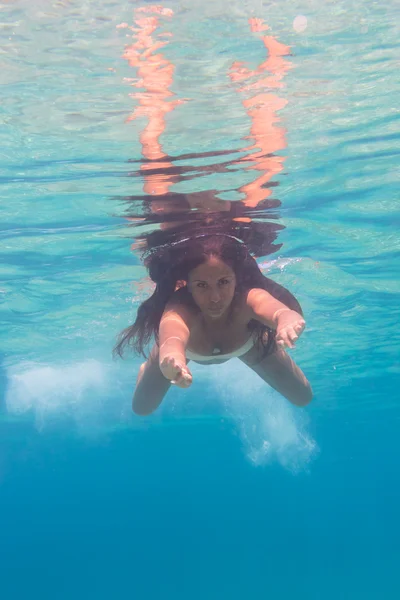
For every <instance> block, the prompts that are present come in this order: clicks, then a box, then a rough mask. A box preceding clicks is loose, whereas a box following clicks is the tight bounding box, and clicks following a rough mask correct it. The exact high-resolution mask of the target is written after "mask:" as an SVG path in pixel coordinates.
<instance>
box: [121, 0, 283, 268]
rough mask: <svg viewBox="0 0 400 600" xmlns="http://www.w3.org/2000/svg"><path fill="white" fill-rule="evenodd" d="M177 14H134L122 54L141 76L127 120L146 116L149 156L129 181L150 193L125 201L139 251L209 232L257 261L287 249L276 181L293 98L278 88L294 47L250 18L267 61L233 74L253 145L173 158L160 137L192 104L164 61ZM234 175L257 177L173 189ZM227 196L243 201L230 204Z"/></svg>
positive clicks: (145, 153) (157, 9)
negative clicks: (281, 238) (230, 184)
mask: <svg viewBox="0 0 400 600" xmlns="http://www.w3.org/2000/svg"><path fill="white" fill-rule="evenodd" d="M172 17H173V11H172V10H171V9H166V8H163V7H162V6H151V5H149V6H145V7H141V8H137V9H135V26H134V27H131V28H130V29H132V30H133V32H134V34H133V42H132V44H130V45H128V46H127V47H126V49H125V53H124V55H123V57H124V58H125V59H126V60H127V61H128V63H129V65H130V66H131V67H133V68H135V69H136V76H137V77H136V78H135V79H132V80H131V81H132V83H131V85H132V86H133V87H134V88H135V91H134V92H133V93H132V94H131V96H132V98H134V99H135V100H136V102H137V106H136V107H135V109H134V110H133V112H132V114H131V115H130V116H129V118H128V119H127V121H128V122H131V121H132V120H135V119H137V118H139V117H142V118H145V121H146V123H145V126H144V128H143V130H142V132H141V134H140V136H139V137H140V143H141V147H142V159H140V160H131V161H130V163H131V164H132V165H133V164H137V166H138V168H137V169H136V170H133V171H131V172H130V173H129V176H130V177H139V178H141V180H142V181H143V194H137V195H131V196H123V197H118V200H122V201H123V202H124V203H125V204H126V210H125V212H124V216H125V217H126V219H127V220H129V222H130V224H131V225H132V227H133V228H134V237H135V242H134V243H133V244H132V249H133V250H144V251H146V250H151V249H153V248H156V247H158V246H160V245H164V244H169V243H173V242H176V241H179V240H180V239H181V238H182V237H186V236H190V235H196V234H199V233H202V232H203V231H205V230H206V231H207V233H214V232H215V233H218V232H224V233H228V234H230V235H235V236H237V237H238V238H240V239H242V240H243V241H244V242H245V243H246V244H247V246H248V248H249V250H250V252H251V253H252V254H253V255H255V256H266V255H269V254H272V253H274V252H276V251H277V250H278V249H279V248H280V247H281V244H279V243H277V242H276V238H277V235H278V233H279V231H280V230H281V229H283V225H281V224H280V223H278V222H277V220H278V219H279V216H280V215H279V211H278V209H279V207H280V205H281V202H280V201H279V200H278V199H274V198H272V197H271V196H272V190H273V189H274V188H275V187H276V186H278V182H277V181H272V178H273V177H274V176H275V175H277V174H278V173H279V172H281V171H282V169H283V163H284V160H285V158H284V157H283V156H280V155H278V154H277V153H278V152H279V151H282V150H283V149H284V148H285V147H286V142H285V131H284V129H283V128H282V127H280V126H279V117H278V114H277V113H278V111H279V110H281V109H282V108H283V107H284V106H285V104H286V100H284V99H282V98H280V97H279V96H278V95H277V94H276V90H277V89H280V88H282V87H283V85H284V84H283V79H284V76H285V74H286V72H287V71H288V70H289V69H290V68H291V64H290V62H288V61H287V60H286V59H285V58H284V57H285V56H286V55H289V53H290V49H289V47H288V46H285V45H283V44H281V43H280V42H279V41H278V40H276V38H274V37H273V36H270V35H268V36H267V35H265V34H264V32H265V31H266V30H267V29H268V26H267V25H266V24H265V23H264V22H263V21H262V20H261V19H256V18H250V19H249V25H250V30H251V32H252V33H253V34H260V33H261V40H262V42H263V44H264V46H265V48H266V49H267V50H268V56H267V58H266V60H264V61H263V62H262V63H261V64H260V65H259V66H258V67H257V68H256V69H255V70H250V69H248V68H247V67H246V66H245V64H244V63H243V62H239V61H236V62H234V63H233V64H232V65H231V67H230V70H229V73H228V76H229V80H230V82H231V85H232V89H233V90H234V89H235V90H236V92H237V93H238V94H240V97H241V99H242V104H243V107H244V109H245V112H246V113H247V115H248V116H249V117H250V121H251V127H250V135H249V136H246V138H244V139H246V142H248V140H250V141H251V143H250V145H246V147H244V148H236V149H227V150H216V151H211V152H202V153H186V154H181V155H177V156H171V155H168V154H167V153H166V152H165V151H164V149H163V147H162V144H161V141H160V137H161V135H162V134H163V133H164V132H165V129H166V115H167V114H168V113H170V112H171V111H174V110H175V109H177V107H178V106H179V105H180V104H182V103H183V102H185V101H186V100H185V99H179V98H177V97H176V95H175V94H174V93H173V92H172V91H171V89H170V88H171V85H172V83H173V77H174V72H175V66H174V64H173V62H172V61H171V60H170V59H169V58H167V57H166V56H165V49H166V47H167V46H168V44H170V43H171V39H172V33H171V32H169V31H165V30H164V29H163V28H162V27H161V26H164V25H165V23H166V22H168V21H169V20H170V19H171V18H172ZM125 26H127V25H126V24H125ZM161 50H163V52H161ZM226 75H227V74H226V73H224V76H226ZM139 88H140V89H141V90H143V91H138V89H139ZM205 163H207V164H205ZM235 172H239V173H240V172H243V173H245V172H247V173H253V172H255V173H256V178H255V179H254V180H252V181H250V182H249V183H246V184H244V185H242V186H240V187H238V188H229V189H219V190H217V189H204V190H201V191H198V190H196V191H193V192H187V193H180V192H177V191H175V190H174V186H175V185H176V184H178V183H182V182H185V183H186V187H187V182H190V181H191V180H195V179H198V178H206V177H207V176H208V175H215V174H219V173H220V174H222V173H228V174H229V173H235ZM247 178H248V175H247ZM227 194H228V195H229V196H230V197H232V196H235V197H236V198H240V199H235V200H226V199H223V197H222V196H225V197H226V195H227Z"/></svg>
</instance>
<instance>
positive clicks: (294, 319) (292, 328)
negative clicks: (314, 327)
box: [275, 310, 306, 348]
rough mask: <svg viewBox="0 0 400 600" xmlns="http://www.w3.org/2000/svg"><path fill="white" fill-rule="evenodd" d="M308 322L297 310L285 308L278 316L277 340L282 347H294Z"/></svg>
mask: <svg viewBox="0 0 400 600" xmlns="http://www.w3.org/2000/svg"><path fill="white" fill-rule="evenodd" d="M305 326H306V322H305V320H304V319H303V317H302V316H301V315H300V314H299V313H297V312H296V311H295V310H285V311H283V310H282V312H281V314H280V315H279V317H278V323H277V327H276V338H275V341H276V343H277V345H278V346H279V347H280V348H285V347H287V348H294V345H295V342H296V341H297V340H298V339H299V337H300V336H301V334H302V333H303V331H304V327H305Z"/></svg>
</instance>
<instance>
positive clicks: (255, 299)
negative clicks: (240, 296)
mask: <svg viewBox="0 0 400 600" xmlns="http://www.w3.org/2000/svg"><path fill="white" fill-rule="evenodd" d="M270 300H273V296H271V294H270V293H268V292H267V291H266V290H263V289H262V288H251V290H249V291H248V292H247V297H246V306H247V307H248V308H250V309H251V310H252V311H254V310H257V308H258V307H259V305H260V304H264V303H265V302H268V301H270Z"/></svg>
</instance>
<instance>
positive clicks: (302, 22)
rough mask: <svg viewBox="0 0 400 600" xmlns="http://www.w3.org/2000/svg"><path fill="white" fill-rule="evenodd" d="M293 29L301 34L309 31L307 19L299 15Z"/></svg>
mask: <svg viewBox="0 0 400 600" xmlns="http://www.w3.org/2000/svg"><path fill="white" fill-rule="evenodd" d="M293 29H294V30H295V31H296V32H297V33H301V32H302V31H305V30H306V29H307V17H305V16H304V15H297V17H295V19H294V21H293Z"/></svg>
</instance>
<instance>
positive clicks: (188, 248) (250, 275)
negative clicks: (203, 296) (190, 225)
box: [114, 234, 302, 357]
mask: <svg viewBox="0 0 400 600" xmlns="http://www.w3.org/2000/svg"><path fill="white" fill-rule="evenodd" d="M210 256H215V257H217V258H219V259H220V260H222V261H223V262H224V263H226V264H227V265H229V266H230V267H231V269H232V270H233V272H234V273H235V275H236V290H235V297H236V298H238V297H240V296H241V295H242V294H244V293H245V292H247V291H248V290H250V289H252V288H262V289H264V290H267V291H268V292H269V293H270V294H271V295H272V296H274V298H276V299H277V300H280V301H281V302H282V303H283V304H285V305H286V306H288V307H289V308H291V309H292V310H296V311H297V312H299V313H300V314H302V310H301V307H300V304H299V303H298V302H297V300H296V298H295V297H294V296H293V295H292V294H291V293H290V292H289V291H288V290H287V289H286V288H284V287H283V286H281V285H279V284H278V283H276V282H274V281H272V280H271V279H268V277H265V276H264V275H263V274H262V273H261V271H260V268H259V266H258V264H257V262H256V261H255V259H254V258H253V257H252V256H251V254H250V253H249V251H248V249H247V247H246V245H245V244H244V243H243V242H242V241H241V240H238V239H237V238H235V237H234V236H231V235H226V234H210V235H208V234H202V235H198V236H195V237H193V238H190V239H184V240H181V241H180V242H177V243H173V244H171V245H165V246H162V247H161V248H158V249H156V250H153V251H151V252H149V253H148V254H147V256H145V258H144V264H145V266H146V267H147V269H148V272H149V276H150V278H151V279H152V281H153V282H154V283H155V284H156V287H155V290H154V292H153V294H152V295H151V296H150V298H148V299H147V300H145V301H144V302H142V304H141V305H140V306H139V308H138V311H137V316H136V321H135V322H134V324H133V325H131V326H130V327H127V328H126V329H124V330H123V331H121V333H120V334H119V336H118V340H117V344H116V346H115V348H114V355H119V356H122V355H123V352H124V350H125V348H126V347H130V348H131V349H132V350H134V351H135V352H136V353H137V354H143V356H145V357H146V355H145V352H144V350H145V348H146V346H147V345H148V344H149V342H150V341H151V338H152V337H154V338H155V340H156V342H157V343H158V329H159V326H160V321H161V317H162V315H163V312H164V310H165V307H166V305H167V303H168V301H169V300H170V299H171V297H172V295H173V294H174V292H175V291H176V289H177V288H178V287H179V284H180V282H187V280H188V276H189V273H190V271H192V270H193V269H195V268H196V267H198V266H199V265H201V264H203V263H204V262H206V260H207V259H208V258H209V257H210ZM183 285H184V284H183ZM184 288H185V289H186V290H187V287H186V286H185V285H184ZM182 291H184V290H182ZM184 298H185V300H186V302H191V304H192V305H193V307H195V304H194V302H193V301H192V300H191V296H190V294H189V292H188V291H186V294H185V296H184ZM182 299H183V298H182ZM234 301H235V300H234ZM249 329H250V330H251V331H252V332H253V333H254V334H255V335H256V337H257V338H258V342H259V343H261V344H263V345H264V339H265V338H266V336H265V335H264V334H265V332H268V333H269V335H268V348H266V350H269V349H270V347H271V344H272V343H273V342H274V339H273V338H274V335H273V332H272V331H271V330H270V329H269V328H268V327H266V326H265V325H263V324H262V323H260V322H259V321H255V320H253V321H251V322H250V323H249Z"/></svg>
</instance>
